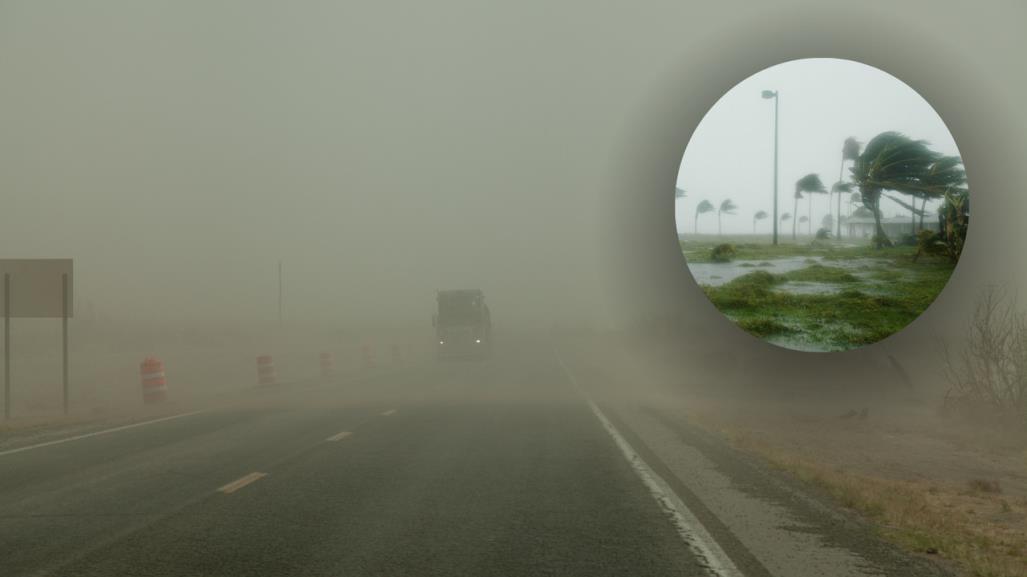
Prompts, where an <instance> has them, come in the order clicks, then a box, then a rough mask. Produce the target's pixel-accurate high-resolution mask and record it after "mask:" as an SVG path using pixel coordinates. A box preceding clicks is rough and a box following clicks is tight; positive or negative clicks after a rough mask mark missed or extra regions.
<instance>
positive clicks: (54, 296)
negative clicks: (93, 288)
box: [0, 258, 74, 419]
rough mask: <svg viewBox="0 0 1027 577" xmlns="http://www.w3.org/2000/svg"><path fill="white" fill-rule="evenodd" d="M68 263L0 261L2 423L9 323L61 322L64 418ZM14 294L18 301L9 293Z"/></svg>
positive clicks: (7, 392)
mask: <svg viewBox="0 0 1027 577" xmlns="http://www.w3.org/2000/svg"><path fill="white" fill-rule="evenodd" d="M72 268H73V262H72V260H71V259H56V258H52V259H0V274H3V276H4V283H3V290H4V293H3V301H4V419H10V418H11V319H12V318H60V319H61V331H62V332H61V377H62V378H61V400H62V407H63V409H64V414H65V415H66V414H68V406H69V402H68V391H69V386H68V382H69V378H68V319H69V318H71V316H72V315H73V314H74V311H73V307H72V303H73V302H74V300H73V298H72V287H73V286H74V284H73V283H72V278H73V277H72V272H73V270H72ZM14 291H17V292H18V298H16V299H15V298H12V296H11V293H12V292H14Z"/></svg>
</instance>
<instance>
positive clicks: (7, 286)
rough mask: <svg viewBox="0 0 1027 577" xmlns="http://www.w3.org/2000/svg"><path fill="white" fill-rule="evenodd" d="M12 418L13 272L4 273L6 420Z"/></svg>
mask: <svg viewBox="0 0 1027 577" xmlns="http://www.w3.org/2000/svg"><path fill="white" fill-rule="evenodd" d="M10 418H11V273H9V272H7V273H4V420H7V419H10Z"/></svg>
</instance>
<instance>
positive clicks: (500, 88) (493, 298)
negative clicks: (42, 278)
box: [0, 1, 1025, 388]
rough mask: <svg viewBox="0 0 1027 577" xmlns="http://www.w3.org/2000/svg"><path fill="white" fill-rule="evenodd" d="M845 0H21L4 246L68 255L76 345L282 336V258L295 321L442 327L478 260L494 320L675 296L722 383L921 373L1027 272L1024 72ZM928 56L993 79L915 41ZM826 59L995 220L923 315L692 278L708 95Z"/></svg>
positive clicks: (620, 317)
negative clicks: (836, 345) (680, 197)
mask: <svg viewBox="0 0 1027 577" xmlns="http://www.w3.org/2000/svg"><path fill="white" fill-rule="evenodd" d="M927 5H928V4H926V3H925V4H923V6H927ZM841 6H842V5H841V4H839V5H838V6H832V7H823V8H808V7H807V8H806V9H805V12H804V15H805V17H806V18H808V19H810V21H815V22H819V23H821V24H823V26H822V27H821V28H818V29H817V30H813V31H810V32H809V33H803V34H798V33H795V34H790V33H785V32H787V31H790V30H795V29H796V26H798V24H797V23H796V22H794V21H791V20H789V19H787V18H785V17H784V16H783V15H782V14H781V13H779V12H777V11H775V10H772V9H770V8H769V7H767V8H753V9H751V10H748V11H738V12H730V11H718V10H713V9H711V11H710V12H709V13H708V14H706V15H705V16H704V17H702V18H698V17H696V14H697V12H695V11H691V12H687V13H686V10H685V7H678V6H676V5H675V4H673V3H660V2H654V3H653V4H652V8H653V9H652V10H639V9H637V8H636V7H629V6H623V7H613V6H602V7H597V6H593V5H591V4H586V3H580V4H574V3H568V4H561V5H559V6H550V5H548V4H544V3H539V4H530V3H529V4H520V3H519V4H517V5H509V6H483V5H480V4H479V3H474V2H448V3H443V4H439V5H433V6H430V7H429V6H422V5H420V4H418V3H407V4H405V5H403V6H402V7H394V8H389V7H385V6H382V5H380V4H378V3H372V2H346V3H328V2H301V3H289V4H288V5H286V4H282V3H274V2H219V3H215V4H211V3H205V2H176V3H137V2H112V1H108V2H94V3H90V4H89V5H88V6H86V5H82V4H73V3H37V2H3V3H2V4H0V9H2V15H3V17H2V18H0V76H2V77H3V78H4V94H3V101H2V106H0V125H2V126H3V136H2V138H0V188H2V190H3V205H2V207H0V208H2V212H0V247H2V251H3V256H5V257H8V256H9V257H22V258H30V257H70V258H74V259H75V279H76V286H75V294H76V319H75V320H74V322H73V347H74V346H83V345H81V344H80V341H79V340H77V339H78V337H77V336H75V335H79V336H80V335H81V334H82V333H83V332H84V331H86V330H87V327H88V326H89V325H90V323H91V324H92V326H107V327H119V326H132V327H135V328H134V329H133V330H138V331H140V332H143V333H160V334H170V333H174V334H176V335H179V337H177V338H182V339H185V340H186V341H188V340H189V335H191V334H194V333H195V334H199V333H203V331H206V330H208V329H210V330H213V331H215V332H217V331H222V332H224V331H228V332H230V333H233V334H234V333H235V332H243V333H245V334H247V335H249V337H248V338H253V339H254V340H256V341H257V342H260V341H261V339H265V340H266V338H270V337H266V332H262V331H264V329H266V328H267V327H271V326H274V325H275V324H276V322H277V263H278V262H279V261H281V262H282V263H283V271H284V305H283V308H284V317H285V323H286V325H287V326H291V327H318V328H319V329H324V330H327V331H338V332H349V333H352V334H354V335H356V336H357V337H359V335H360V334H361V333H362V332H364V331H371V330H374V329H376V328H382V327H412V328H413V329H414V330H422V329H423V330H424V331H425V332H424V335H425V339H426V340H430V335H431V332H430V331H431V329H430V325H429V323H430V315H431V310H432V306H433V296H434V291H435V290H436V289H442V288H451V287H476V288H482V289H483V290H484V291H485V294H486V295H488V297H487V298H488V300H489V302H490V303H491V306H492V313H493V318H494V322H495V324H496V326H497V327H515V326H521V327H528V328H532V327H547V328H548V327H551V326H552V325H553V324H557V325H568V326H579V327H587V328H591V329H605V328H618V327H656V326H666V324H667V323H668V322H669V323H672V324H674V326H675V327H676V330H675V336H676V337H680V339H681V342H682V343H683V344H684V345H686V346H684V347H682V348H678V349H677V350H678V351H679V352H678V353H676V357H677V361H678V362H682V363H686V364H688V363H691V364H690V365H687V366H689V367H690V370H689V371H687V372H685V373H684V376H682V372H681V370H680V367H679V368H676V369H674V371H672V372H671V373H670V375H669V377H668V378H671V379H678V380H682V379H684V380H688V381H690V382H692V381H696V380H701V379H699V377H698V376H697V375H700V374H704V375H710V376H711V378H710V379H709V381H708V382H709V383H710V384H717V383H722V382H726V381H727V380H730V378H729V375H728V372H729V371H726V370H725V371H721V370H719V369H718V368H717V366H716V365H715V363H712V362H707V357H705V356H703V355H706V354H712V355H714V357H711V358H719V357H717V356H716V355H721V356H723V355H729V356H733V357H734V358H740V359H744V360H745V362H744V363H742V364H741V365H739V364H731V366H732V367H733V368H732V370H737V371H742V369H741V368H740V367H749V369H746V370H750V369H751V370H753V371H755V372H751V373H750V372H745V371H742V373H741V374H738V375H736V376H737V379H739V380H741V381H746V382H753V383H755V381H753V380H752V379H753V375H761V378H760V379H759V380H760V384H761V385H766V386H767V387H768V388H773V387H774V386H777V385H782V386H783V385H784V384H785V383H788V384H799V385H805V386H813V387H816V386H820V385H822V384H823V383H824V382H825V381H826V380H834V379H839V380H842V381H844V380H846V379H859V378H862V375H863V373H864V371H866V370H870V369H869V368H868V367H876V368H874V369H873V370H880V371H882V372H881V374H882V375H887V379H893V378H894V376H895V375H894V373H893V372H891V371H892V369H891V368H890V366H891V365H890V364H889V363H888V362H887V360H886V359H887V356H888V355H891V354H895V353H899V352H901V353H902V355H904V356H903V359H904V361H906V362H908V363H909V364H911V365H914V366H918V367H921V368H925V369H928V370H931V369H932V366H933V365H934V364H936V358H935V356H934V355H935V351H936V340H937V337H938V336H946V337H952V338H958V337H959V334H960V332H961V331H962V326H963V325H962V323H963V322H964V321H965V317H966V315H967V314H968V312H969V310H970V309H971V300H972V297H973V295H974V294H976V293H977V292H978V291H979V289H980V287H981V286H983V285H985V284H987V283H993V282H1003V283H1011V285H1015V284H1016V282H1017V281H1018V280H1021V279H1020V278H1019V277H1020V276H1022V268H1021V267H1007V266H998V263H1000V262H1003V259H996V258H990V257H991V256H994V255H997V254H1004V253H1005V252H1009V250H1010V249H1009V247H1011V246H1013V245H1015V240H1014V231H1015V230H1017V226H1018V224H1017V222H1016V217H1014V215H1016V214H1018V212H1017V210H1013V209H1015V208H1022V207H1023V204H1024V203H1023V200H1022V196H1017V195H1014V193H1013V191H1014V190H1016V188H1015V187H1016V186H1019V183H1022V182H1023V181H1024V178H1022V176H1023V174H1022V170H1023V169H1022V167H1021V163H1017V162H1013V161H1012V159H1014V158H1015V157H1016V153H1015V151H1017V150H1023V149H1024V146H1025V143H1024V141H1023V136H1022V135H1023V134H1024V131H1023V130H1012V127H1021V128H1022V127H1023V126H1024V124H1025V120H1024V113H1023V111H1022V107H1018V105H1016V106H1014V104H1015V102H1014V100H1015V99H1014V98H1013V97H1012V96H1011V95H1012V94H1015V93H1016V92H1017V90H1015V86H1012V87H1011V86H1010V85H1011V84H1015V83H1016V82H1021V80H1018V79H1013V78H1009V77H1008V76H1004V75H1002V74H999V73H998V72H994V73H993V72H991V70H992V69H981V68H975V67H974V66H972V64H971V63H972V62H973V61H974V58H977V57H979V55H978V56H974V54H977V53H970V52H963V53H953V52H952V49H951V48H949V45H948V44H946V42H947V40H946V37H945V36H944V35H942V34H941V33H940V32H939V30H941V29H942V28H944V26H940V27H938V28H927V27H924V26H921V25H919V24H916V14H917V5H916V4H911V5H910V6H909V7H904V8H902V9H901V10H900V11H899V13H891V12H889V13H890V14H891V16H890V20H889V22H890V24H887V23H881V24H877V26H878V27H879V28H880V29H881V30H883V31H886V32H888V33H890V34H893V35H895V37H908V38H911V39H913V40H915V41H916V42H915V43H916V45H917V46H918V47H920V48H918V49H916V50H905V51H897V50H895V49H894V46H891V45H888V44H886V43H877V42H864V39H863V38H862V37H861V36H859V35H856V34H855V33H852V32H849V30H850V29H853V30H854V29H855V27H845V28H844V29H840V30H833V27H832V25H831V22H835V21H838V20H839V15H838V14H839V11H841V12H842V13H844V14H846V18H847V19H848V20H847V21H851V22H865V23H867V24H868V25H869V24H870V23H874V22H877V20H875V10H876V9H875V8H869V9H867V10H866V11H861V12H856V11H853V10H849V9H848V8H844V7H841ZM693 8H694V7H693ZM700 12H701V11H700ZM704 14H705V13H704ZM939 17H940V18H945V19H951V21H949V20H946V23H947V24H946V25H948V24H951V25H953V26H957V27H961V28H966V29H970V30H984V29H986V28H987V27H988V26H992V25H995V24H994V23H993V22H992V21H990V20H984V19H975V18H974V17H973V15H971V14H969V13H964V12H962V11H959V10H955V11H951V12H947V13H945V14H943V15H940V16H939ZM842 20H845V18H842ZM714 24H715V25H714ZM975 27H976V28H975ZM832 30H833V31H832ZM829 31H831V32H829ZM989 37H992V38H999V37H1000V36H998V35H991V36H989ZM628 39H630V41H629V40H628ZM995 42H998V40H996V41H995ZM918 50H919V51H918ZM966 50H970V49H969V48H967V49H966ZM973 50H977V51H981V54H985V55H986V58H985V59H987V60H989V61H994V62H1004V61H1006V60H1005V59H1008V58H1011V56H1010V54H1011V52H1009V51H1004V50H1003V49H1002V47H1001V46H1000V45H998V44H996V45H991V44H980V45H977V46H975V47H974V48H973ZM936 54H944V55H946V56H947V57H949V58H950V61H949V62H950V64H951V66H952V67H955V68H957V69H958V70H959V71H960V72H961V73H964V74H967V75H969V76H970V77H972V78H973V82H972V83H971V82H964V83H958V84H957V85H954V84H953V83H952V81H951V78H950V77H949V76H947V75H946V73H945V72H943V71H942V70H940V69H935V68H931V67H925V66H923V65H922V64H923V63H924V62H927V61H929V57H932V56H933V55H936ZM811 56H820V57H833V58H849V59H853V60H857V61H862V62H866V63H867V64H869V65H871V66H876V67H878V68H880V69H882V70H884V71H885V72H888V73H890V74H894V75H895V76H896V77H897V78H898V79H900V80H902V81H903V82H906V83H907V84H909V86H910V87H911V88H912V89H913V90H915V91H917V92H918V93H919V94H921V95H922V96H923V97H924V98H925V99H926V100H927V101H928V102H929V103H930V104H931V105H932V106H934V108H935V109H936V110H937V111H938V113H939V115H940V116H941V117H942V119H943V120H945V122H946V123H947V125H948V128H949V129H950V130H951V132H952V134H953V137H954V138H955V140H956V142H957V144H958V145H959V149H960V151H961V152H962V155H963V158H964V161H965V163H966V168H967V173H968V177H969V179H970V182H971V186H972V187H973V188H974V190H975V193H976V197H975V198H976V199H977V200H976V201H975V207H974V209H975V224H978V223H983V222H988V223H989V224H988V225H987V226H982V225H979V224H978V226H976V227H972V230H971V232H970V237H971V238H970V241H969V242H968V245H967V248H966V252H965V253H964V257H963V259H962V261H961V262H960V265H959V267H958V268H957V271H956V273H955V274H954V275H953V277H952V280H951V282H950V286H949V288H948V289H947V290H946V291H944V292H943V293H942V295H941V296H940V297H939V298H938V300H937V301H936V303H935V305H934V306H932V307H931V309H929V310H928V311H927V312H926V313H925V314H924V315H923V317H921V319H920V320H918V321H916V322H914V323H913V325H911V326H910V327H909V328H908V329H907V330H906V331H904V332H903V333H901V334H898V335H896V336H894V337H892V338H890V339H888V340H887V341H885V342H883V343H880V344H879V345H875V346H873V347H868V348H867V349H864V350H860V351H854V352H853V353H851V354H848V355H842V356H839V355H832V354H826V355H812V356H811V355H799V356H796V354H795V353H793V352H790V351H784V350H779V349H777V348H775V347H771V346H768V345H766V344H764V343H760V342H758V341H755V340H753V339H751V338H750V337H748V336H747V335H745V334H744V333H742V332H741V331H739V330H737V329H736V328H735V327H733V326H732V325H731V323H730V322H728V321H727V320H725V319H724V318H723V317H722V316H721V315H720V314H719V313H718V312H717V311H716V310H715V309H714V308H713V307H712V305H710V303H709V302H708V301H707V299H706V298H705V297H704V296H703V294H702V292H701V291H700V290H699V289H698V287H696V286H695V284H694V283H693V282H692V280H691V278H690V277H689V274H688V272H687V268H686V266H685V262H684V259H683V257H682V256H681V253H680V250H679V247H678V245H677V240H676V233H675V223H674V199H673V193H672V191H673V189H674V185H675V179H676V175H677V172H678V168H679V166H680V162H681V158H682V153H683V151H684V149H685V145H686V143H687V142H688V138H689V137H690V136H691V131H692V130H694V128H695V126H697V125H698V123H699V121H700V120H701V118H702V116H703V115H704V114H705V113H706V112H707V111H708V110H709V108H710V107H711V106H712V105H713V104H714V103H715V102H716V101H717V99H719V98H720V97H721V96H722V95H723V94H724V93H725V92H726V91H727V90H729V89H730V88H731V87H732V86H734V85H735V84H736V83H738V82H739V81H741V80H743V79H745V78H747V77H749V76H750V75H752V74H753V73H755V72H757V71H759V70H761V69H763V68H765V67H768V66H771V65H773V64H776V63H779V62H782V61H786V60H789V59H795V58H803V57H811ZM982 58H983V57H982ZM971 84H973V85H974V88H972V89H971V88H970V85H971ZM1021 88H1023V87H1022V86H1021ZM754 98H755V96H754ZM971 118H972V121H971V120H970V119H971ZM1021 212H1022V211H1021ZM986 255H987V256H986ZM1017 258H1018V257H1016V256H1015V255H1014V254H1013V253H1010V254H1009V258H1008V262H1013V261H1015V260H1016V259H1017ZM1014 288H1015V286H1014ZM33 322H34V321H33ZM41 322H42V321H41ZM25 324H28V321H26V323H25ZM47 326H51V325H47ZM418 327H420V328H418ZM41 330H43V331H44V333H46V335H48V336H46V338H45V339H44V342H49V343H52V342H53V341H52V340H50V341H47V340H46V339H53V338H56V337H54V335H55V333H53V332H48V333H47V332H46V331H49V330H50V329H41ZM111 330H120V329H111ZM644 330H645V329H644ZM74 331H79V332H78V333H75V332H74ZM660 334H662V333H660ZM698 335H701V338H697V336H698ZM26 338H27V337H26ZM153 338H154V339H156V338H157V337H153ZM417 338H420V337H417ZM658 338H661V339H664V340H666V335H663V336H660V337H658ZM689 351H692V352H695V353H696V354H697V355H699V356H692V355H691V353H690V352H689ZM77 358H78V359H79V360H78V361H77V362H79V366H81V364H82V362H83V361H82V360H81V355H80V356H79V357H77ZM798 358H802V359H803V362H801V363H799V362H794V361H795V360H796V359H798ZM871 361H872V362H871ZM746 363H748V364H746ZM761 363H771V364H772V365H770V366H775V367H777V368H778V369H779V370H775V371H770V372H769V373H768V372H767V371H766V370H764V369H756V368H755V367H757V366H758V365H759V366H768V365H765V364H764V365H760V364H761ZM838 367H841V369H840V370H837V371H836V370H834V369H838ZM828 370H831V371H832V375H833V377H832V379H825V375H826V374H827V373H826V371H828ZM768 374H769V377H767V375H768ZM923 381H924V382H925V383H930V384H932V385H933V384H935V382H936V381H937V373H936V371H935V372H933V373H931V376H928V377H925V378H924V379H923Z"/></svg>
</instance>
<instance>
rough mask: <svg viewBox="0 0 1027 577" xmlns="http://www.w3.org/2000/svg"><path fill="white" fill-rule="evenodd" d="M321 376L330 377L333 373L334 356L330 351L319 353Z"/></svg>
mask: <svg viewBox="0 0 1027 577" xmlns="http://www.w3.org/2000/svg"><path fill="white" fill-rule="evenodd" d="M320 358H321V376H322V377H330V376H332V375H334V374H335V356H334V355H332V353H328V352H324V353H321V357H320Z"/></svg>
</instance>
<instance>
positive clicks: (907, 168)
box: [851, 132, 944, 248]
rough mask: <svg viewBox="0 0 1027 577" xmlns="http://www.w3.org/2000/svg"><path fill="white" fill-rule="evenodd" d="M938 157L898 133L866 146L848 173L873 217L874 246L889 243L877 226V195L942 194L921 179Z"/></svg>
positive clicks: (884, 134) (884, 135)
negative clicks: (884, 192) (893, 192)
mask: <svg viewBox="0 0 1027 577" xmlns="http://www.w3.org/2000/svg"><path fill="white" fill-rule="evenodd" d="M942 158H943V157H942V155H941V154H939V153H937V152H935V151H933V150H931V149H930V148H928V147H927V142H926V141H923V140H913V139H912V138H909V137H907V136H905V135H903V134H901V133H898V132H882V133H881V134H878V135H877V136H875V137H874V138H873V139H871V140H870V142H868V143H867V145H866V148H864V149H863V153H862V154H860V155H859V158H857V159H856V162H855V163H854V165H853V167H852V169H851V171H852V180H853V182H855V183H856V185H857V186H858V187H859V191H860V195H861V197H862V200H863V205H864V206H866V207H867V208H868V209H870V211H871V212H872V213H873V215H874V223H875V225H876V226H875V230H876V232H875V235H874V246H876V247H877V248H881V247H883V246H890V245H891V240H889V239H888V236H887V235H886V234H885V232H884V227H882V226H881V193H882V192H883V191H885V190H892V191H895V192H898V193H900V194H913V195H914V196H921V195H923V196H935V195H937V194H943V193H944V187H941V189H939V188H938V187H937V186H936V185H932V184H931V183H929V182H928V181H926V180H925V179H924V177H925V175H926V174H928V172H929V170H930V168H931V166H932V165H933V164H934V163H935V162H937V161H939V160H941V159H942Z"/></svg>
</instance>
